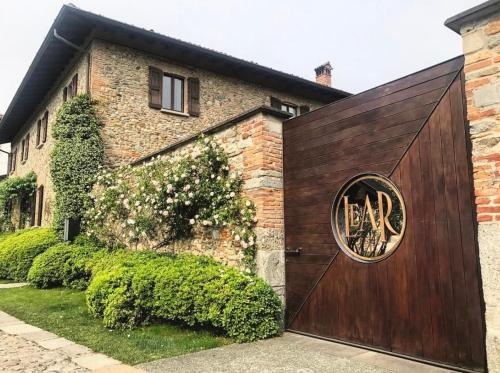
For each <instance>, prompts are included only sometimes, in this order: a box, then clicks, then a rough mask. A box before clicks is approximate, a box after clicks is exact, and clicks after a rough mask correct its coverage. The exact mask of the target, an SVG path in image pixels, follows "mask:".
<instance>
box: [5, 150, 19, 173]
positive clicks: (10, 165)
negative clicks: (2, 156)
mask: <svg viewBox="0 0 500 373" xmlns="http://www.w3.org/2000/svg"><path fill="white" fill-rule="evenodd" d="M16 163H17V148H14V149H12V151H11V152H10V154H9V159H8V161H7V173H11V172H14V171H15V170H16Z"/></svg>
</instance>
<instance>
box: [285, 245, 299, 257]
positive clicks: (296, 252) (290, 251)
mask: <svg viewBox="0 0 500 373" xmlns="http://www.w3.org/2000/svg"><path fill="white" fill-rule="evenodd" d="M301 250H302V247H299V248H297V249H290V248H287V249H286V250H285V255H286V256H297V255H300V252H301Z"/></svg>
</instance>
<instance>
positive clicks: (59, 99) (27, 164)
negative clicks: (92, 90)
mask: <svg viewBox="0 0 500 373" xmlns="http://www.w3.org/2000/svg"><path fill="white" fill-rule="evenodd" d="M87 65H88V58H87V55H86V54H84V55H83V56H82V57H81V58H80V60H79V61H77V62H76V64H75V66H74V67H73V68H71V69H70V70H69V71H68V72H67V74H65V79H63V80H62V81H61V82H60V83H59V84H57V86H55V87H54V88H53V90H52V91H51V92H49V94H48V95H47V97H46V98H45V99H44V100H43V101H42V102H41V103H40V106H39V107H38V108H37V109H36V110H35V112H34V113H33V115H32V116H31V117H30V119H29V120H28V122H27V123H26V124H25V125H24V126H23V128H22V129H21V130H20V131H19V132H18V133H17V135H16V136H15V137H14V139H13V140H12V143H11V149H15V148H16V147H17V162H16V170H15V171H14V172H12V173H11V175H12V176H24V175H26V174H27V173H29V172H30V171H34V172H35V173H36V175H37V185H38V186H40V185H43V186H44V197H43V199H44V201H43V210H42V226H48V225H50V224H51V223H52V204H53V202H54V189H53V185H52V180H51V177H50V166H49V165H50V153H51V152H52V148H53V146H54V139H53V138H52V127H53V124H54V121H55V118H56V113H57V111H58V110H59V108H60V107H61V106H62V104H63V88H64V87H65V86H67V85H68V84H69V83H70V81H71V78H72V77H73V76H74V75H75V74H76V73H78V93H79V94H80V93H85V92H86V91H87ZM45 111H48V112H49V121H48V126H47V141H46V142H45V144H41V145H40V146H39V147H38V148H37V147H36V132H37V122H38V119H41V118H42V117H43V115H44V113H45ZM28 133H29V134H30V144H29V154H28V159H27V160H26V161H23V162H21V141H22V139H23V138H25V136H26V135H27V134H28ZM16 206H17V207H16ZM16 206H14V208H15V209H17V210H18V209H19V205H18V204H17V205H16ZM35 213H36V215H35V216H37V215H38V203H37V204H36V211H35ZM13 215H14V217H15V219H14V223H15V224H16V225H17V223H18V220H19V219H18V216H19V211H13Z"/></svg>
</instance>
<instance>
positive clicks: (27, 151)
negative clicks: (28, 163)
mask: <svg viewBox="0 0 500 373" xmlns="http://www.w3.org/2000/svg"><path fill="white" fill-rule="evenodd" d="M29 153H30V134H29V133H28V134H27V135H26V154H25V155H24V159H28V155H29Z"/></svg>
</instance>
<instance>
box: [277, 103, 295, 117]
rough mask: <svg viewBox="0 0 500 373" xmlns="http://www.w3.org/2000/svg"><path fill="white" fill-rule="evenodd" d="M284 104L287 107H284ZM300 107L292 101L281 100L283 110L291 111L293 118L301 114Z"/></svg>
mask: <svg viewBox="0 0 500 373" xmlns="http://www.w3.org/2000/svg"><path fill="white" fill-rule="evenodd" d="M283 106H284V107H285V108H286V109H283ZM290 109H293V111H294V112H293V113H291V112H290ZM298 109H299V107H298V106H297V105H295V104H292V103H291V102H285V101H281V111H284V112H286V113H289V114H292V115H293V118H295V117H296V116H298V115H299V111H298Z"/></svg>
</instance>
